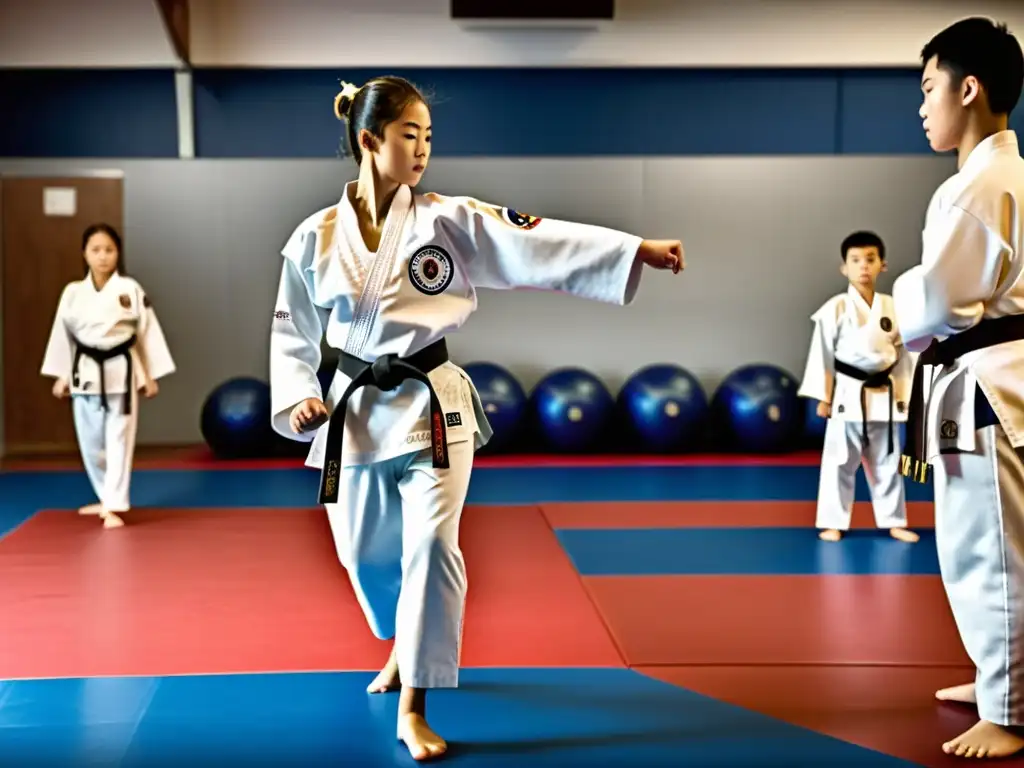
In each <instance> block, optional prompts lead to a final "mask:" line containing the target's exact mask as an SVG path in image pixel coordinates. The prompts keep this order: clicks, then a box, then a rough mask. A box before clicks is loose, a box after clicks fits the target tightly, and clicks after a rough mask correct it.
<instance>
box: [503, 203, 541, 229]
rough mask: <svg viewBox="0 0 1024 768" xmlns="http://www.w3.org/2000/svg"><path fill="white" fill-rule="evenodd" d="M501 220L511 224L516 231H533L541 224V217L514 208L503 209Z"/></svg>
mask: <svg viewBox="0 0 1024 768" xmlns="http://www.w3.org/2000/svg"><path fill="white" fill-rule="evenodd" d="M501 218H502V219H503V220H504V221H505V222H506V223H507V224H511V225H512V226H513V227H515V228H516V229H533V228H534V227H536V226H537V225H538V224H540V222H541V218H540V217H539V216H533V215H531V214H529V213H522V212H520V211H517V210H515V209H513V208H502V209H501Z"/></svg>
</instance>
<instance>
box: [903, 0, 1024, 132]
mask: <svg viewBox="0 0 1024 768" xmlns="http://www.w3.org/2000/svg"><path fill="white" fill-rule="evenodd" d="M933 57H934V58H935V59H936V64H937V65H938V66H939V68H941V69H944V70H946V71H947V72H949V74H950V75H951V77H952V80H953V87H954V88H959V87H960V84H961V83H963V81H964V78H965V77H968V76H973V77H976V78H977V79H978V82H979V83H981V87H982V88H984V89H985V93H986V95H987V96H988V104H989V107H990V109H991V110H992V113H993V114H996V115H1009V114H1010V113H1011V112H1012V111H1013V108H1014V107H1016V106H1017V102H1018V101H1019V100H1020V94H1021V89H1022V88H1024V52H1022V51H1021V47H1020V43H1019V42H1018V41H1017V38H1015V37H1014V36H1013V34H1011V33H1010V32H1009V31H1008V30H1007V28H1006V25H1005V24H996V23H995V22H994V21H992V20H991V19H986V18H982V17H979V16H974V17H972V18H969V19H963V20H961V21H958V22H956V23H955V24H953V25H951V26H949V27H946V28H945V29H944V30H942V31H941V32H939V34H937V35H936V36H935V37H933V38H932V39H931V40H929V41H928V44H927V45H925V47H924V48H923V49H921V63H922V65H927V64H928V62H929V61H931V59H932V58H933Z"/></svg>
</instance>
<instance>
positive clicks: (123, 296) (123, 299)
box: [117, 293, 132, 309]
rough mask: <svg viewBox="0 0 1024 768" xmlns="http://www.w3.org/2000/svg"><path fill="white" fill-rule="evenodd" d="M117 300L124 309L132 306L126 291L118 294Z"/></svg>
mask: <svg viewBox="0 0 1024 768" xmlns="http://www.w3.org/2000/svg"><path fill="white" fill-rule="evenodd" d="M117 300H118V301H119V302H121V306H122V307H124V308H125V309H131V308H132V299H131V297H130V296H129V295H128V294H127V293H122V294H121V295H120V296H118V297H117Z"/></svg>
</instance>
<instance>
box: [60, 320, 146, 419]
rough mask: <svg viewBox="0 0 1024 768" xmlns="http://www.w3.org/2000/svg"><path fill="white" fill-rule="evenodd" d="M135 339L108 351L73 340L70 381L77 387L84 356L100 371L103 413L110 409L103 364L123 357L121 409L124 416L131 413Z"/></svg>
mask: <svg viewBox="0 0 1024 768" xmlns="http://www.w3.org/2000/svg"><path fill="white" fill-rule="evenodd" d="M135 342H136V337H135V336H132V337H131V338H130V339H128V340H127V341H122V342H121V343H120V344H117V345H116V346H113V347H111V348H110V349H99V348H97V347H87V346H86V345H84V344H82V343H80V342H79V341H78V339H75V359H74V362H73V363H72V364H71V380H72V384H73V386H75V387H77V386H78V365H79V363H80V362H81V360H82V355H85V356H86V357H88V358H89V359H91V360H92V361H93V362H95V363H96V365H98V366H99V369H100V405H101V406H102V407H103V410H104V411H109V410H110V408H109V407H108V405H107V377H106V371H105V370H104V364H105V363H106V362H107V360H113V359H114V358H115V357H123V358H124V362H125V373H124V391H125V395H124V406H123V408H122V410H123V412H124V415H125V416H127V415H129V414H131V412H132V382H133V379H134V375H133V373H134V367H135V366H134V365H133V364H132V353H131V350H132V347H134V346H135Z"/></svg>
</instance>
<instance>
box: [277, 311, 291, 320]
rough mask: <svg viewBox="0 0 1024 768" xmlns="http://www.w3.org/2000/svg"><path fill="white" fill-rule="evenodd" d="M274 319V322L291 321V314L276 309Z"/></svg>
mask: <svg viewBox="0 0 1024 768" xmlns="http://www.w3.org/2000/svg"><path fill="white" fill-rule="evenodd" d="M274 319H275V320H291V319H292V314H291V312H285V311H284V310H283V309H278V310H275V311H274Z"/></svg>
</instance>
